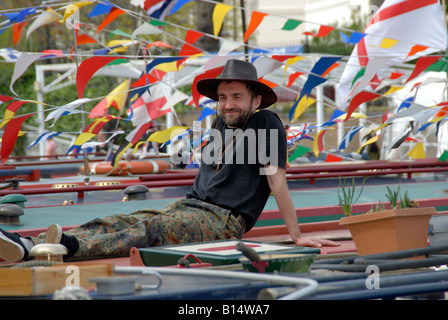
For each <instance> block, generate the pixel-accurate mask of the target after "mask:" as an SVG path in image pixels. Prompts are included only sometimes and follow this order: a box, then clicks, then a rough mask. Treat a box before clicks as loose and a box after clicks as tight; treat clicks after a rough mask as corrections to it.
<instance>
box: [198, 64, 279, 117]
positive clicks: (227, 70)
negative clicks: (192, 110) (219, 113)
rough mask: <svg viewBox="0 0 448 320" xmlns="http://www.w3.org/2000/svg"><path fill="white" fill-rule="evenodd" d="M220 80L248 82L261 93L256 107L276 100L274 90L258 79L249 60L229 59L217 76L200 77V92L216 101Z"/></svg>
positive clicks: (255, 70) (264, 106)
mask: <svg viewBox="0 0 448 320" xmlns="http://www.w3.org/2000/svg"><path fill="white" fill-rule="evenodd" d="M221 81H239V82H244V83H247V84H249V85H250V86H252V87H254V88H255V89H256V92H257V93H258V94H259V95H261V98H262V99H261V103H260V106H259V107H258V109H264V108H267V107H269V106H270V105H271V104H273V103H275V102H276V101H277V95H276V94H275V92H274V90H272V89H271V88H270V87H269V86H267V85H265V84H264V83H262V82H260V81H258V76H257V69H256V68H255V67H254V66H253V65H252V64H251V63H249V62H246V61H242V60H237V59H230V60H228V61H227V62H226V65H225V67H224V69H223V71H222V73H221V75H220V76H219V77H218V78H209V79H201V80H199V81H198V83H197V89H198V91H199V93H200V94H202V95H204V96H206V97H209V98H211V99H213V100H215V101H218V93H217V89H218V84H219V83H220V82H221Z"/></svg>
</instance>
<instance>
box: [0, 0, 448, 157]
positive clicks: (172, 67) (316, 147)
mask: <svg viewBox="0 0 448 320" xmlns="http://www.w3.org/2000/svg"><path fill="white" fill-rule="evenodd" d="M190 1H191V0H178V1H167V0H132V4H134V5H141V6H142V7H144V8H145V10H147V13H148V14H150V15H152V16H153V17H155V19H152V20H151V21H150V22H149V23H147V22H145V23H143V24H142V25H140V26H139V27H138V28H136V29H135V30H134V31H133V32H132V35H128V34H125V33H124V32H122V31H120V30H118V29H117V30H115V31H112V32H110V38H112V37H113V36H114V35H124V36H125V37H129V38H131V40H120V39H114V40H112V41H110V42H109V43H107V45H106V46H107V47H108V48H93V49H92V50H91V51H90V53H93V54H94V55H98V56H92V57H90V58H87V59H85V60H84V61H83V62H82V63H81V64H80V66H79V68H78V71H77V74H76V80H77V83H76V86H77V92H78V98H79V99H78V100H76V101H73V102H72V103H70V104H68V105H65V106H63V107H57V108H54V110H49V109H48V108H47V111H50V113H49V114H48V116H47V118H46V120H45V121H48V120H51V119H53V120H54V122H53V125H54V124H55V122H56V121H57V120H58V119H59V117H60V116H63V115H68V114H75V113H81V112H84V111H81V110H78V109H77V108H78V107H79V106H80V104H82V103H85V102H87V101H91V100H90V99H84V98H82V97H83V95H84V91H85V88H86V85H87V83H88V81H89V80H90V79H91V77H92V76H93V75H94V74H95V73H96V72H97V71H98V70H99V69H100V68H102V67H104V66H106V65H107V64H109V63H114V62H121V61H123V58H124V57H123V56H121V57H120V56H106V55H108V54H114V53H117V52H124V50H125V48H126V47H127V46H129V45H131V44H134V43H137V42H134V41H133V39H134V38H136V37H137V36H138V35H149V34H160V33H161V32H162V26H164V25H166V24H167V23H166V22H162V21H160V20H162V19H164V18H165V17H166V16H167V15H169V14H172V13H174V12H177V11H178V10H179V9H180V8H181V7H182V6H183V5H184V4H185V3H187V2H190ZM92 3H95V2H91V1H83V2H78V3H75V4H70V5H65V6H64V7H63V8H62V11H58V10H56V11H53V10H51V9H49V10H47V11H46V12H42V13H41V12H39V13H38V15H37V16H35V17H33V19H34V20H31V19H27V20H25V17H26V16H27V15H29V14H35V13H36V9H35V8H30V9H26V10H21V11H20V12H19V13H17V12H8V13H2V15H3V16H6V17H7V18H8V20H9V21H7V22H6V23H3V24H2V27H1V30H0V34H1V32H3V31H4V30H5V28H7V27H9V28H11V29H12V42H13V43H14V44H17V43H18V41H19V39H20V37H21V34H22V32H23V31H24V29H25V24H26V23H27V22H28V23H30V22H31V21H33V23H32V24H31V26H30V28H28V30H27V37H29V36H30V35H31V34H32V32H34V31H35V30H37V29H38V28H40V27H42V26H46V25H48V24H50V23H53V22H58V23H61V22H62V23H63V22H66V21H68V19H70V18H72V16H73V15H74V13H78V12H79V7H80V6H84V5H88V4H92ZM95 4H96V3H95ZM438 6H440V5H439V3H438V1H436V0H421V1H415V2H413V1H412V2H409V3H407V5H405V4H404V2H403V1H401V0H385V1H384V5H383V6H382V8H381V9H380V10H379V11H381V12H379V13H378V14H377V15H376V16H375V17H374V18H373V19H372V21H371V22H369V24H368V26H367V27H366V29H365V30H364V32H355V31H348V32H347V31H346V30H343V31H340V36H341V38H342V40H343V41H344V42H345V43H349V44H356V45H357V46H356V49H355V50H354V57H355V58H354V59H355V60H351V61H349V62H348V63H347V64H346V65H347V66H352V65H355V64H357V65H358V66H359V68H357V69H356V68H355V69H356V71H355V72H354V73H352V74H351V77H350V78H349V80H348V81H345V80H344V79H343V78H341V80H340V81H338V82H341V83H342V82H344V83H346V84H348V85H349V91H347V94H346V95H345V96H343V98H344V99H346V100H345V104H344V105H343V108H341V109H342V110H346V112H344V111H342V110H337V114H336V112H335V113H334V114H333V116H332V117H331V119H330V120H329V121H327V122H325V123H324V124H323V125H320V128H321V129H322V128H326V129H327V128H331V126H333V125H334V124H336V123H337V122H340V121H341V120H343V121H347V120H348V119H350V118H358V119H359V118H361V117H364V118H366V115H363V114H358V113H356V112H355V111H356V109H357V108H358V106H359V105H361V104H362V103H365V102H367V101H369V100H372V99H375V98H377V97H379V96H380V94H377V93H376V92H375V90H376V88H377V87H378V86H379V85H380V84H381V81H382V79H383V78H381V77H383V76H384V75H385V76H386V77H385V78H384V79H388V80H396V79H399V78H400V77H403V76H404V75H405V74H404V73H403V72H400V71H398V70H396V71H393V72H392V73H390V72H389V71H387V72H385V73H384V74H382V73H381V72H380V71H382V69H384V67H387V66H389V65H393V64H395V63H396V62H397V61H398V62H400V63H401V62H404V61H409V60H411V59H418V60H417V61H416V64H415V68H414V70H413V71H412V73H411V75H410V76H409V77H408V78H407V79H406V82H405V84H408V83H410V81H412V80H414V79H416V77H418V76H419V75H420V74H421V73H422V72H423V71H425V70H429V69H430V68H432V69H434V68H435V67H434V65H435V64H436V63H438V62H440V63H442V64H443V68H445V67H446V62H445V61H444V60H443V61H439V60H442V59H440V58H442V56H425V55H426V54H428V53H433V52H437V51H439V49H440V48H444V47H445V46H446V45H445V44H446V34H442V33H440V30H439V29H440V26H439V24H440V21H439V19H438V17H439V16H438V15H439V13H437V12H436V11H437V10H438V9H439V7H438ZM54 8H56V7H54ZM233 8H234V7H232V6H230V5H225V4H223V3H216V6H215V8H214V11H213V17H212V18H213V35H214V36H215V37H216V36H218V35H219V32H220V30H221V27H222V25H223V22H224V19H225V17H226V15H227V13H228V12H229V11H230V9H233ZM64 10H65V13H64V14H63V16H62V15H61V14H59V13H58V12H64ZM157 11H158V12H157ZM420 11H422V12H423V11H424V12H425V14H426V15H427V16H428V19H426V20H425V21H428V23H425V24H420V23H417V22H418V19H416V20H415V21H409V19H407V18H405V15H406V14H409V13H412V14H415V16H417V14H418V13H419V12H420ZM126 12H127V11H125V10H123V9H120V8H118V7H116V6H114V5H113V4H112V3H110V2H107V1H103V2H101V4H96V5H95V7H94V9H93V10H92V11H91V12H90V14H89V17H93V16H97V15H100V14H104V15H106V16H105V17H104V19H103V20H102V22H101V23H100V25H99V26H98V28H97V31H98V32H101V31H104V29H105V28H106V27H107V26H108V25H109V24H110V23H112V22H113V21H114V20H115V19H116V18H117V17H118V16H120V15H122V14H123V13H126ZM266 16H267V14H266V13H262V12H257V11H253V12H252V16H251V19H250V23H249V26H248V28H247V30H246V31H245V33H244V43H247V42H248V40H249V38H250V37H251V35H252V34H253V33H254V31H255V30H256V29H257V28H258V26H259V25H260V24H261V23H262V21H263V19H264V18H265V17H266ZM397 18H400V19H401V20H400V22H403V25H405V26H406V27H403V26H401V25H400V26H397V24H396V23H395V22H394V21H398V20H397ZM378 22H381V23H382V24H383V25H385V26H386V27H385V29H387V30H388V31H387V32H385V33H378V34H376V33H375V34H374V32H372V30H373V29H372V27H377V26H378V25H377V23H378ZM302 23H303V21H300V20H295V19H287V20H286V21H285V22H284V24H283V27H282V28H281V30H284V31H292V30H295V29H297V28H298V27H299V26H300V25H301V24H302ZM82 25H83V24H80V25H79V27H77V28H75V30H74V32H75V35H76V46H80V45H83V44H88V43H98V44H100V43H99V41H98V40H96V39H94V38H92V37H91V36H88V35H87V34H86V33H84V34H81V35H79V33H80V32H81V29H80V28H81V27H82ZM403 28H405V29H406V28H407V29H409V30H403ZM416 28H421V29H422V30H418V32H417V31H416ZM334 29H335V28H334V27H331V26H326V25H320V26H319V29H318V31H317V32H316V33H313V32H304V34H305V35H310V36H313V37H325V36H327V35H329V33H330V32H332V31H333V30H334ZM399 29H400V30H401V31H399ZM390 30H392V31H390ZM428 30H429V31H428ZM408 31H409V32H408ZM411 31H412V32H413V33H415V37H414V36H413V37H411V38H409V35H410V34H411V33H412V32H411ZM163 32H164V33H165V32H166V30H163ZM397 34H400V35H401V34H403V38H401V37H397ZM422 34H424V35H425V36H426V38H425V37H422ZM203 35H204V34H203V33H200V32H198V31H195V30H187V32H186V36H185V40H184V44H183V45H182V47H181V48H180V50H179V54H178V56H177V57H161V58H159V57H156V58H155V59H152V60H151V61H150V62H149V63H148V64H147V67H146V72H143V73H142V76H141V78H140V79H138V80H137V81H136V82H135V83H133V85H132V87H133V88H135V90H133V91H132V93H133V94H132V97H131V98H130V102H129V105H130V110H129V111H128V114H129V113H130V117H129V119H132V120H133V124H134V125H136V126H138V127H140V126H142V125H143V124H144V123H145V121H146V122H149V121H151V120H152V119H154V118H157V117H160V116H161V115H164V114H166V113H167V112H170V111H172V110H174V107H175V105H176V104H177V103H180V102H182V101H183V100H187V99H188V96H187V95H186V94H184V93H182V92H180V91H178V90H175V91H174V94H173V95H170V94H169V93H170V92H171V91H172V89H173V88H168V87H166V86H165V87H164V85H163V83H161V82H160V81H161V80H162V79H163V76H164V75H165V73H166V72H171V71H178V70H180V68H179V67H180V65H181V64H182V62H183V61H185V60H186V59H188V58H189V57H191V56H194V55H198V54H202V50H201V49H200V48H197V47H196V46H195V45H194V44H195V42H196V41H197V40H198V39H199V38H200V37H202V36H203ZM207 36H208V35H207ZM374 37H375V38H377V39H376V40H375V41H373V40H372V39H373V38H374ZM100 39H103V38H100ZM397 39H400V40H397ZM221 40H222V46H221V48H220V50H219V53H218V57H220V58H223V59H222V60H214V58H215V57H213V58H209V59H208V60H207V62H206V64H205V65H204V68H203V70H204V71H203V73H201V74H199V75H198V76H196V77H195V78H194V80H193V88H192V101H193V102H194V104H195V105H196V108H197V110H198V111H201V113H200V115H199V118H198V120H197V121H201V120H202V119H204V118H205V117H207V116H209V115H211V114H214V113H216V111H215V110H213V109H211V108H208V107H202V108H201V109H200V107H201V106H202V105H203V104H201V101H203V100H207V99H206V98H202V99H201V96H200V95H199V93H198V92H197V91H196V86H195V84H196V83H197V81H198V80H199V79H202V78H205V77H216V76H219V74H220V73H221V71H222V66H223V64H221V63H222V62H223V61H225V60H226V59H228V58H229V57H224V56H222V55H223V54H228V53H229V52H231V51H233V50H235V49H237V48H238V47H240V46H241V45H242V43H238V42H236V41H229V40H225V39H221ZM139 44H140V45H141V48H143V49H144V50H146V51H144V52H145V54H146V53H147V54H148V56H150V55H151V52H150V51H149V50H150V49H151V48H153V47H158V48H169V49H172V50H176V49H178V48H176V47H174V46H171V45H170V44H168V43H165V42H161V41H156V42H152V43H148V42H147V40H146V39H144V38H143V37H141V38H139ZM103 46H104V45H103ZM145 46H146V48H145ZM74 48H75V46H73V48H72V50H71V54H73V51H74ZM379 49H381V50H379ZM387 50H389V51H387ZM99 55H105V56H99ZM0 56H2V57H4V58H5V59H6V60H7V61H11V62H16V64H15V68H14V74H13V77H12V79H11V82H10V89H11V92H13V94H14V95H16V96H17V94H16V92H14V90H13V86H14V83H15V82H16V81H17V80H18V79H19V78H20V77H21V76H22V75H23V74H24V72H25V71H26V70H27V69H28V68H29V66H30V65H31V64H32V63H33V62H35V61H36V60H38V59H43V58H45V59H49V58H55V57H63V56H64V51H62V50H56V49H48V50H44V51H42V52H40V53H22V52H18V51H16V50H13V49H9V48H2V49H0ZM392 56H395V57H399V59H398V60H397V59H395V58H391V57H392ZM72 57H73V56H72ZM232 57H236V56H232ZM237 58H239V57H237ZM304 58H306V57H303V56H297V55H279V54H274V55H272V56H270V53H269V52H268V51H267V50H264V49H260V48H254V49H253V54H252V55H251V57H250V59H252V62H253V64H254V65H255V66H256V68H257V71H258V72H259V80H260V81H261V82H263V83H265V84H267V85H268V86H270V87H271V88H274V87H277V86H279V85H280V84H279V83H276V82H274V81H272V80H271V78H270V77H269V79H268V78H267V77H266V78H265V77H264V76H265V75H267V74H270V73H271V72H273V71H275V70H277V69H278V68H279V67H281V66H284V76H285V79H284V80H285V83H286V87H287V88H295V86H294V84H295V82H296V80H297V79H298V77H299V76H301V75H304V74H305V72H303V71H302V69H301V66H297V65H295V66H293V67H292V68H294V70H292V71H289V73H288V75H287V74H286V70H287V69H288V68H289V67H291V66H292V65H293V64H294V63H296V62H297V61H299V60H301V59H304ZM339 59H340V58H339V57H322V58H321V59H319V60H318V62H317V63H315V64H314V66H313V67H312V70H311V72H310V73H309V75H308V78H307V80H306V82H305V84H304V86H303V88H301V91H300V93H299V95H298V97H297V100H296V101H295V102H294V104H293V106H292V108H291V110H290V114H289V117H290V119H289V120H290V121H291V120H292V121H295V120H296V119H297V118H298V117H299V116H300V115H301V114H302V113H303V112H304V111H305V110H306V108H307V107H309V106H310V105H311V104H312V103H314V102H315V100H314V99H313V98H312V97H311V92H312V90H313V89H314V88H315V87H316V86H318V85H320V84H323V83H324V82H326V81H327V80H328V79H327V77H328V75H329V74H330V72H332V71H333V70H334V69H336V68H338V67H339V66H340V65H341V63H339V62H337V61H338V60H339ZM353 61H355V62H356V63H352V62H353ZM438 68H439V67H438ZM290 70H291V69H290ZM441 70H443V71H446V68H445V69H441ZM332 74H334V73H332ZM389 75H390V76H389ZM286 76H288V77H286ZM165 79H166V78H165ZM332 80H333V79H332ZM163 81H166V80H163ZM159 82H160V83H159ZM129 83H130V80H126V81H125V82H123V83H122V84H121V85H119V86H118V87H116V88H115V89H114V90H113V91H112V92H110V93H109V94H108V95H107V96H106V97H104V98H103V99H102V100H101V101H100V102H99V103H98V104H97V105H96V106H95V107H94V108H93V109H92V111H91V114H90V115H89V118H91V117H94V116H98V115H102V114H104V113H106V112H107V108H109V107H110V106H113V107H115V108H117V109H118V110H121V109H122V108H123V106H124V104H125V103H126V100H127V93H128V91H129V87H130V86H129ZM390 83H394V82H388V83H386V85H389V84H390ZM427 84H429V83H428V82H425V81H421V82H418V83H416V84H414V85H413V87H412V89H414V88H415V89H416V90H415V95H417V93H418V90H419V88H423V87H424V86H425V85H427ZM151 85H152V87H151V90H150V91H149V90H148V88H149V86H151ZM367 86H370V88H369V89H366V87H367ZM404 87H405V86H403V87H398V86H395V85H392V86H390V89H389V90H388V91H387V92H386V93H383V94H382V96H388V95H390V94H392V93H393V92H396V91H398V90H401V89H403V88H404ZM370 89H372V91H370ZM338 91H339V90H338ZM167 93H168V94H167ZM336 96H337V97H339V96H340V93H339V92H338V93H337V95H336ZM403 99H404V98H403ZM413 99H414V97H408V98H406V100H403V101H402V103H401V105H400V106H399V108H398V110H397V114H395V115H390V117H389V115H388V117H389V118H388V119H387V120H386V122H385V123H383V126H386V125H389V124H390V123H392V122H394V121H395V120H397V119H402V118H404V117H411V118H413V119H414V120H415V123H419V124H422V125H421V126H420V128H419V129H418V130H417V132H421V131H423V130H425V128H427V127H428V126H430V125H432V124H435V123H436V124H437V132H438V129H439V125H440V123H443V122H444V121H446V120H447V117H446V115H447V111H446V110H445V109H446V106H439V105H438V106H436V107H427V106H426V105H423V104H421V105H420V104H416V103H414V102H413ZM11 100H13V98H12V97H8V96H0V104H1V103H4V102H10V101H11ZM208 101H210V100H209V99H208ZM26 102H31V101H24V100H20V101H13V102H11V103H10V105H9V106H8V107H7V108H6V110H5V115H4V117H3V120H2V122H1V123H0V128H1V127H4V126H6V127H7V128H8V124H9V122H10V121H12V120H14V119H15V118H14V116H15V111H17V109H18V107H19V106H20V105H22V104H23V103H26ZM204 105H205V104H204ZM438 107H440V108H438ZM442 107H444V108H445V109H442ZM142 121H143V123H142ZM102 125H104V124H100V123H98V124H97V125H96V126H102ZM89 128H90V129H87V128H86V129H85V130H91V131H88V132H84V131H83V133H82V134H81V135H80V136H78V139H79V141H78V139H77V141H76V145H75V144H74V145H73V146H72V148H71V150H73V148H77V147H81V146H83V145H85V144H84V143H81V142H82V141H87V140H89V139H91V138H92V137H93V136H94V131H95V129H94V128H93V127H91V126H89ZM315 128H317V126H310V129H309V130H313V129H315ZM360 128H361V127H353V128H351V129H350V130H349V131H348V132H347V133H346V134H345V135H344V138H343V139H342V140H341V142H340V143H339V150H341V149H344V148H346V147H347V146H348V144H349V143H350V141H351V140H352V138H353V136H354V135H355V134H356V133H357V132H359V130H360ZM326 129H325V130H326ZM325 130H321V131H320V132H319V133H318V134H317V135H316V136H315V138H314V139H313V151H314V153H315V155H316V156H317V155H319V154H320V153H321V151H322V150H323V143H322V141H323V134H324V132H325ZM411 130H412V129H408V130H406V131H405V132H404V133H403V134H402V135H401V136H400V137H398V138H396V139H395V140H394V141H393V142H392V143H391V144H390V147H389V149H394V148H397V147H399V146H400V145H401V144H402V142H403V141H406V140H407V139H409V134H410V132H411ZM18 132H19V131H17V134H18ZM307 132H309V131H308V130H307ZM84 133H86V134H84ZM46 134H50V133H46ZM87 134H91V136H88V135H87ZM156 136H157V135H156ZM156 136H155V137H156ZM305 136H306V137H308V138H309V136H307V135H306V134H305V133H303V134H302V135H301V137H300V138H302V137H305ZM378 137H379V135H377V136H375V137H373V138H372V139H371V140H370V142H369V141H367V142H366V143H365V144H364V146H365V145H367V144H368V143H373V142H374V141H376V140H375V139H378ZM81 138H82V139H81ZM39 139H40V141H41V140H42V139H45V136H44V135H42V136H41V137H39V138H38V139H37V140H39ZM296 140H297V137H296ZM372 141H373V142H372ZM33 143H34V144H37V143H39V142H38V141H35V142H33ZM34 144H33V145H34ZM134 146H137V145H136V144H134ZM417 147H418V148H420V147H419V146H416V148H414V149H415V150H413V151H412V152H410V154H409V156H411V157H417V158H418V157H422V152H421V150H420V149H418V148H417ZM11 150H12V149H11ZM7 152H8V150H7V149H5V151H4V152H2V162H4V161H3V160H4V158H3V156H4V155H5V154H6V153H7ZM333 156H334V155H331V154H330V155H329V156H327V158H326V160H325V161H339V160H338V158H334V157H333ZM423 157H424V150H423Z"/></svg>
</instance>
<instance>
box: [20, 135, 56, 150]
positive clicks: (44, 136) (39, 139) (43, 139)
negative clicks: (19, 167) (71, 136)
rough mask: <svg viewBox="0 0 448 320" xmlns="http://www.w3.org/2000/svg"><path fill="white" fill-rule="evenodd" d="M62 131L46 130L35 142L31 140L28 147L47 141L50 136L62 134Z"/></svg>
mask: <svg viewBox="0 0 448 320" xmlns="http://www.w3.org/2000/svg"><path fill="white" fill-rule="evenodd" d="M61 133H62V132H44V133H42V134H41V135H40V136H39V137H38V138H37V139H36V140H34V141H33V142H31V143H30V144H29V145H28V146H27V147H26V148H25V150H26V149H28V148H31V147H33V146H35V145H37V144H39V143H41V142H42V141H46V140H48V139H50V138H53V137H56V136H58V135H60V134H61Z"/></svg>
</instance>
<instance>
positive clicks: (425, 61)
mask: <svg viewBox="0 0 448 320" xmlns="http://www.w3.org/2000/svg"><path fill="white" fill-rule="evenodd" d="M440 58H441V56H427V57H421V58H419V59H418V60H417V63H416V64H415V67H414V70H413V71H412V74H411V75H410V76H409V78H408V79H407V80H406V82H405V84H406V83H408V82H409V81H411V80H412V79H414V78H415V77H417V76H418V75H419V74H420V73H422V71H424V70H425V69H426V68H428V67H429V66H430V65H432V64H433V63H435V62H436V61H437V60H439V59H440Z"/></svg>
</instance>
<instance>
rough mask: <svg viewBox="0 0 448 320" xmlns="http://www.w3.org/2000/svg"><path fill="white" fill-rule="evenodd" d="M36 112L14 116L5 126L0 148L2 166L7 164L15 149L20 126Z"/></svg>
mask: <svg viewBox="0 0 448 320" xmlns="http://www.w3.org/2000/svg"><path fill="white" fill-rule="evenodd" d="M34 114H35V113H30V114H27V115H24V116H18V117H15V118H12V119H11V120H10V121H9V122H8V123H7V124H6V127H5V132H4V133H3V136H2V145H1V150H0V156H1V159H2V167H3V165H4V164H5V161H6V160H7V159H8V157H9V155H10V154H11V152H12V149H14V146H15V144H16V141H17V137H18V135H19V131H20V128H21V127H22V124H23V122H24V121H25V120H26V119H28V118H30V117H31V116H33V115H34Z"/></svg>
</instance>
